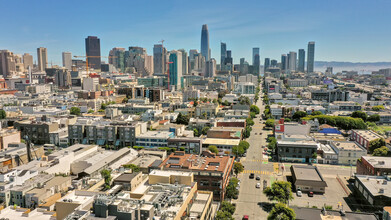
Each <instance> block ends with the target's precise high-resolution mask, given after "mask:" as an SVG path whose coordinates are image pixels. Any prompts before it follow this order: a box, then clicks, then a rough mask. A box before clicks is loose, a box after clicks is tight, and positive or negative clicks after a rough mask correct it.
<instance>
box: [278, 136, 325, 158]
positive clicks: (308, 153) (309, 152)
mask: <svg viewBox="0 0 391 220" xmlns="http://www.w3.org/2000/svg"><path fill="white" fill-rule="evenodd" d="M318 145H319V144H318V143H316V142H314V141H279V140H277V158H278V160H279V161H287V162H300V163H309V162H316V160H317V159H316V158H314V154H315V153H316V152H317V150H318Z"/></svg>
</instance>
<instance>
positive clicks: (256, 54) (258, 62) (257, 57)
mask: <svg viewBox="0 0 391 220" xmlns="http://www.w3.org/2000/svg"><path fill="white" fill-rule="evenodd" d="M260 65H261V60H260V54H259V47H254V48H253V68H254V73H255V74H259V66H260Z"/></svg>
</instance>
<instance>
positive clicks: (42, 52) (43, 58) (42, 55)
mask: <svg viewBox="0 0 391 220" xmlns="http://www.w3.org/2000/svg"><path fill="white" fill-rule="evenodd" d="M37 56H38V70H39V71H45V69H46V68H47V67H48V51H47V49H46V48H44V47H40V48H37Z"/></svg>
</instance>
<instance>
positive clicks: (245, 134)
mask: <svg viewBox="0 0 391 220" xmlns="http://www.w3.org/2000/svg"><path fill="white" fill-rule="evenodd" d="M251 131H252V128H251V127H250V126H246V128H245V129H244V131H243V138H249V137H250V135H251Z"/></svg>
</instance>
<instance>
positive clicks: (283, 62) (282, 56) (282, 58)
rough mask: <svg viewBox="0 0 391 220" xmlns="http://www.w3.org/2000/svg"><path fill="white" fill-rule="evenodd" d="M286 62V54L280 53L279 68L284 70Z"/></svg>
mask: <svg viewBox="0 0 391 220" xmlns="http://www.w3.org/2000/svg"><path fill="white" fill-rule="evenodd" d="M287 63H288V58H287V56H286V54H282V55H281V70H282V71H284V70H286V69H287V68H286V67H287Z"/></svg>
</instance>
